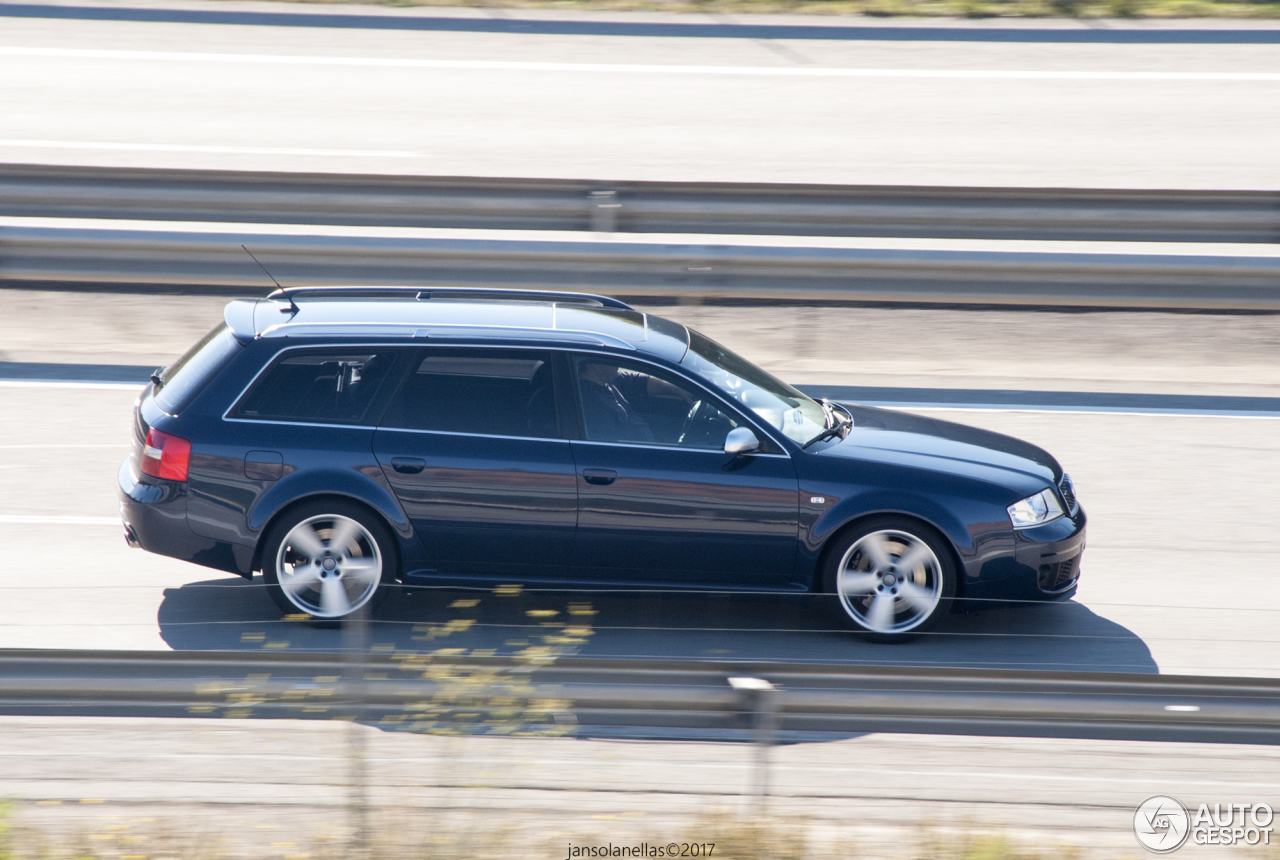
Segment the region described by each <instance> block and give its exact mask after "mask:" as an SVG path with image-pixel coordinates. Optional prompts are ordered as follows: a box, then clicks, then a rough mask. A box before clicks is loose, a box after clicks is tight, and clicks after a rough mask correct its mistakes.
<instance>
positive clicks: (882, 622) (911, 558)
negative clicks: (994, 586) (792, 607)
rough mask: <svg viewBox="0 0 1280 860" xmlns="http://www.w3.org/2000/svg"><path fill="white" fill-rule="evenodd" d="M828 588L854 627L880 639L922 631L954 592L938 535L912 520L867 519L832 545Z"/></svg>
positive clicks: (933, 621)
mask: <svg viewBox="0 0 1280 860" xmlns="http://www.w3.org/2000/svg"><path fill="white" fill-rule="evenodd" d="M827 568H828V569H827V571H826V576H825V580H826V585H827V591H828V592H833V593H834V594H835V595H836V597H837V598H838V600H839V605H840V609H841V614H842V616H843V617H844V619H845V621H846V622H848V623H849V624H850V626H852V627H853V628H854V629H855V630H858V631H860V632H863V633H865V634H867V635H868V636H869V638H872V639H876V640H879V641H884V642H897V641H903V640H905V639H910V638H912V637H913V636H914V635H916V634H919V633H923V632H925V631H926V630H928V629H929V628H931V627H932V626H933V625H934V624H936V623H937V621H938V619H939V618H940V617H941V616H942V615H943V613H945V612H946V611H947V610H948V609H949V608H950V605H951V600H952V597H953V596H954V594H955V576H954V574H953V572H952V568H953V565H952V563H951V561H950V556H949V555H948V554H947V553H946V551H945V549H944V548H943V547H942V546H941V545H940V541H939V538H938V537H937V536H934V535H933V534H931V533H930V530H928V529H925V528H922V527H920V526H918V525H916V524H915V523H910V522H906V521H902V522H899V521H882V522H877V523H868V524H867V525H866V526H864V527H863V528H860V529H857V530H855V531H854V532H853V533H851V534H849V535H846V536H845V537H844V539H843V540H842V541H841V543H840V544H839V545H837V546H836V547H833V552H832V553H831V555H830V557H829V559H828V563H827Z"/></svg>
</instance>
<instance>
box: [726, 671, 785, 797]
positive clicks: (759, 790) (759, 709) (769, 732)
mask: <svg viewBox="0 0 1280 860" xmlns="http://www.w3.org/2000/svg"><path fill="white" fill-rule="evenodd" d="M729 686H731V687H733V689H735V690H737V691H738V693H739V695H740V696H741V697H742V704H743V710H744V711H745V712H746V713H747V714H749V715H750V716H751V723H752V727H753V728H754V729H755V747H756V768H755V780H754V781H755V787H754V791H753V792H752V793H753V794H754V795H755V796H756V804H757V806H758V808H759V812H760V813H761V814H763V813H764V812H765V811H766V810H767V807H768V803H769V750H770V747H772V746H773V736H774V733H775V732H776V731H777V728H778V688H777V687H775V686H773V684H770V683H769V682H768V681H766V680H764V679H763V678H730V679H729Z"/></svg>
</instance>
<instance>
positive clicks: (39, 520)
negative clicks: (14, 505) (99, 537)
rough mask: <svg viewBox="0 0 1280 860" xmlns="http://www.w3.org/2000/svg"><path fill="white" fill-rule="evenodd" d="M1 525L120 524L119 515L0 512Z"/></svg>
mask: <svg viewBox="0 0 1280 860" xmlns="http://www.w3.org/2000/svg"><path fill="white" fill-rule="evenodd" d="M0 525H19V526H118V525H120V518H119V517H58V516H43V515H41V514H0Z"/></svg>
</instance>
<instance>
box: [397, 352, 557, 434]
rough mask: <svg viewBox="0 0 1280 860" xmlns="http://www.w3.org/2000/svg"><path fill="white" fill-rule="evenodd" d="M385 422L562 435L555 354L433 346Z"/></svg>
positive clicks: (452, 429)
mask: <svg viewBox="0 0 1280 860" xmlns="http://www.w3.org/2000/svg"><path fill="white" fill-rule="evenodd" d="M382 426H383V427H395V428H399V429H404V430H432V431H435V432H440V433H467V434H478V435H486V436H516V437H522V438H538V439H555V438H559V436H560V428H559V423H558V421H557V419H556V399H555V387H554V378H553V374H552V365H551V355H550V353H546V352H542V351H540V350H539V351H534V350H530V351H525V350H441V351H439V352H432V353H431V354H429V355H427V356H426V357H425V358H423V359H422V360H421V361H420V362H419V364H418V367H417V368H416V370H415V371H414V373H413V374H411V375H410V377H409V379H408V380H407V381H406V382H405V384H404V387H403V388H402V389H401V390H400V391H399V392H398V393H397V394H396V396H395V398H394V399H393V400H392V402H391V406H390V408H389V409H388V410H387V414H386V417H384V418H383V420H382Z"/></svg>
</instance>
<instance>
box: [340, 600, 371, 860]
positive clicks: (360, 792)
mask: <svg viewBox="0 0 1280 860" xmlns="http://www.w3.org/2000/svg"><path fill="white" fill-rule="evenodd" d="M342 634H343V635H342V638H343V640H344V641H343V650H344V651H345V652H346V670H347V671H346V675H347V677H346V688H347V689H346V697H345V698H346V700H347V709H348V711H349V713H350V722H349V724H348V725H347V791H348V796H347V806H348V814H349V817H350V826H351V842H350V852H349V854H348V856H350V857H353V858H365V857H367V856H368V853H369V822H368V817H369V812H368V809H369V800H368V790H367V782H368V773H367V763H366V758H365V733H364V730H363V729H362V728H361V726H360V721H361V720H363V719H364V718H365V716H366V715H365V689H364V687H365V675H366V673H367V666H366V662H367V655H368V653H369V606H368V604H367V603H366V604H365V605H364V606H361V607H360V608H359V609H357V610H356V611H355V612H352V613H351V614H350V615H348V616H347V617H346V618H345V619H343V622H342Z"/></svg>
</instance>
